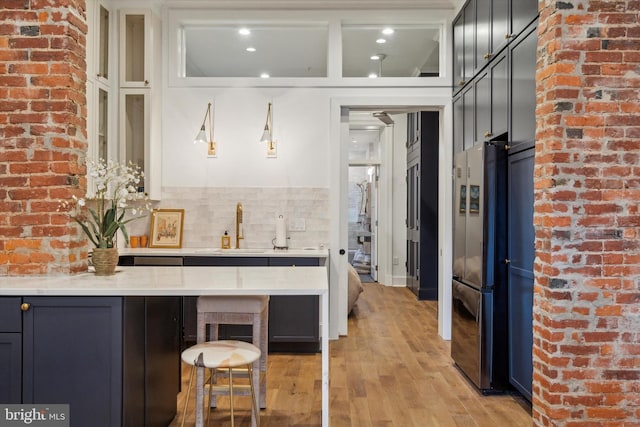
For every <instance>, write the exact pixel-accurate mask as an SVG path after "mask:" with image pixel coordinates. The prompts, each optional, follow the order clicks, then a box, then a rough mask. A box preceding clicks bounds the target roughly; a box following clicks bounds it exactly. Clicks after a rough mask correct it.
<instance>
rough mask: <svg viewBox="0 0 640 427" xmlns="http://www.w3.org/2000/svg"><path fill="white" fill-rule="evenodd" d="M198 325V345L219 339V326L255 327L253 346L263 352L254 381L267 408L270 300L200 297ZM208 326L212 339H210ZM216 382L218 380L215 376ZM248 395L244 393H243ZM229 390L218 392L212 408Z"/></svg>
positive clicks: (254, 367) (258, 297)
mask: <svg viewBox="0 0 640 427" xmlns="http://www.w3.org/2000/svg"><path fill="white" fill-rule="evenodd" d="M197 312H198V321H197V334H196V340H197V342H198V343H201V342H205V341H208V340H212V341H215V340H217V339H218V326H219V325H225V324H227V325H252V342H253V344H254V345H255V346H257V347H259V348H260V352H261V356H260V360H259V361H256V362H255V363H254V366H253V381H254V383H256V384H259V386H258V387H257V388H258V391H259V392H258V402H259V403H258V404H259V405H260V406H259V407H260V408H261V409H264V408H266V406H267V405H266V401H267V398H266V396H267V352H268V342H269V333H268V331H269V297H268V296H262V295H257V296H200V297H198V304H197ZM207 325H210V337H209V338H208V339H207V337H206V330H207ZM214 380H215V376H214ZM243 392H244V393H246V392H247V391H246V390H241V391H240V393H243ZM227 393H228V391H227V390H226V389H220V388H216V389H215V390H214V393H213V394H214V397H213V399H212V400H211V405H212V406H215V396H216V395H226V394H227Z"/></svg>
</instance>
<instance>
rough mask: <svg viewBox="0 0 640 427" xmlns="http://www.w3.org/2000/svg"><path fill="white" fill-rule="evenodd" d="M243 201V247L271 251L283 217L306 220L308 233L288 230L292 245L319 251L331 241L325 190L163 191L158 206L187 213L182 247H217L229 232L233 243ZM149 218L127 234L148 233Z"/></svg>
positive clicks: (140, 221) (255, 188)
mask: <svg viewBox="0 0 640 427" xmlns="http://www.w3.org/2000/svg"><path fill="white" fill-rule="evenodd" d="M237 203H242V207H243V213H244V214H243V220H244V227H243V228H244V241H241V247H245V248H268V247H271V246H272V243H271V241H272V240H273V238H274V237H275V219H276V216H277V215H284V216H285V218H287V219H288V220H291V219H293V218H302V219H304V220H305V222H306V224H305V226H306V230H305V231H295V232H294V231H290V232H288V236H289V247H291V248H302V247H318V246H319V245H320V244H326V242H328V241H329V224H330V217H329V190H328V189H327V188H272V187H261V188H257V187H251V188H235V187H233V188H227V187H225V188H215V187H214V188H211V187H209V188H201V187H163V188H162V200H161V201H160V202H157V203H155V204H154V206H153V207H154V208H164V209H184V210H185V217H184V229H183V238H182V246H183V247H219V246H220V236H222V235H223V234H224V231H225V230H228V231H229V234H230V235H231V242H232V246H234V245H235V215H236V204H237ZM149 226H150V224H149V219H148V218H147V219H143V220H139V221H134V222H131V223H129V224H128V226H127V230H128V232H129V235H139V234H148V233H149Z"/></svg>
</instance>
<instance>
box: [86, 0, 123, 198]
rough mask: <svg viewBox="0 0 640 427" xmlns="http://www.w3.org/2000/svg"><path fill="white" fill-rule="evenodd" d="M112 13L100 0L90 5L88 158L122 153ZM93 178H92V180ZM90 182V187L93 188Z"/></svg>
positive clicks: (114, 157) (104, 157)
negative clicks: (117, 136) (117, 134)
mask: <svg viewBox="0 0 640 427" xmlns="http://www.w3.org/2000/svg"><path fill="white" fill-rule="evenodd" d="M111 17H112V15H111V11H110V10H109V8H107V6H106V5H105V4H103V3H102V2H100V1H98V0H90V1H88V2H87V22H88V32H87V142H88V148H87V158H88V159H90V160H94V161H95V160H98V159H104V160H110V159H111V160H117V158H118V151H117V147H116V146H115V142H114V140H113V138H111V135H112V134H113V132H112V127H113V126H114V123H115V122H114V120H111V117H112V115H113V106H114V105H115V104H114V103H113V102H112V99H113V97H114V96H115V90H114V89H113V85H114V80H115V79H114V78H113V73H112V68H113V64H112V61H111V57H112V55H111V50H112V43H111V37H112V34H113V33H112V31H111V28H112V25H113V21H112V19H111ZM88 179H89V180H90V179H91V178H90V177H89V178H88ZM91 187H92V185H91V182H89V185H88V188H91Z"/></svg>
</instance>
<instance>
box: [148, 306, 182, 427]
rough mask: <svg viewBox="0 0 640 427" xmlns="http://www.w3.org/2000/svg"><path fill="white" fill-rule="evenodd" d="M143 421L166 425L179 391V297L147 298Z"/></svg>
mask: <svg viewBox="0 0 640 427" xmlns="http://www.w3.org/2000/svg"><path fill="white" fill-rule="evenodd" d="M145 302H146V322H145V323H146V331H145V332H146V333H145V335H146V340H145V341H146V364H145V377H146V378H145V401H146V405H145V406H146V408H145V409H146V413H145V421H146V425H147V426H166V425H169V424H171V420H173V418H174V417H175V415H176V396H177V395H178V392H179V391H180V334H179V330H180V328H179V322H178V319H179V318H180V297H161V296H156V297H146V298H145Z"/></svg>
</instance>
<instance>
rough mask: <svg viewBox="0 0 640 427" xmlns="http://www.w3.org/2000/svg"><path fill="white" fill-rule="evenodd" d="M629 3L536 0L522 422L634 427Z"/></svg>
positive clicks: (636, 264)
mask: <svg viewBox="0 0 640 427" xmlns="http://www.w3.org/2000/svg"><path fill="white" fill-rule="evenodd" d="M639 22H640V1H637V0H634V1H631V0H627V1H624V0H615V1H614V0H607V1H604V0H603V1H596V0H591V1H584V0H580V1H578V0H565V1H556V0H541V1H540V24H539V44H538V65H537V112H536V115H537V135H536V167H535V181H534V182H535V184H534V185H535V215H534V223H535V228H536V251H537V258H536V263H535V296H534V323H533V325H534V326H533V327H534V343H533V363H534V371H533V418H534V424H535V425H539V426H550V425H553V426H576V427H577V426H580V427H590V426H602V425H606V426H623V425H624V426H631V425H640V304H639V303H640V290H639V286H640V241H639V240H638V236H639V232H640V228H639V227H640V214H639V208H640V101H639V99H640V24H639Z"/></svg>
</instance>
